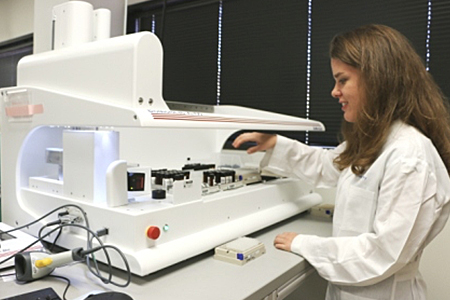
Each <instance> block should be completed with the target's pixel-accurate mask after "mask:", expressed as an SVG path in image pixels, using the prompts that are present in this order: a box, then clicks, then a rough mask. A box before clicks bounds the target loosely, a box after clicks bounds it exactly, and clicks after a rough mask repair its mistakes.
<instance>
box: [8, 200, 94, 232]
mask: <svg viewBox="0 0 450 300" xmlns="http://www.w3.org/2000/svg"><path fill="white" fill-rule="evenodd" d="M66 207H75V208H77V209H78V210H79V211H80V212H81V213H82V214H83V216H84V220H85V223H86V226H87V227H89V223H88V220H87V214H86V212H85V211H84V210H83V209H82V208H81V207H80V206H78V205H74V204H66V205H62V206H60V207H57V208H55V209H54V210H52V211H50V212H48V213H46V214H45V215H43V216H42V217H40V218H38V219H36V220H34V221H32V222H30V223H27V224H25V225H22V226H19V227H15V228H13V229H10V230H7V231H4V232H2V234H7V233H10V232H14V231H16V230H20V229H23V228H26V227H29V226H31V225H34V224H36V223H37V222H39V221H41V220H42V219H44V218H46V217H48V216H49V215H51V214H52V213H54V212H56V211H58V210H60V209H63V208H66Z"/></svg>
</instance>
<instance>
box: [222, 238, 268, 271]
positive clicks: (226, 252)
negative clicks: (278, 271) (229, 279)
mask: <svg viewBox="0 0 450 300" xmlns="http://www.w3.org/2000/svg"><path fill="white" fill-rule="evenodd" d="M264 253H266V248H265V247H264V244H263V243H261V242H260V241H258V240H257V239H254V238H249V237H240V238H238V239H236V240H234V241H231V242H229V243H226V244H224V245H222V246H219V247H216V248H215V249H214V258H215V259H218V260H222V261H225V262H229V263H232V264H236V265H240V266H242V265H244V264H246V263H247V262H249V261H251V260H253V259H255V258H257V257H260V256H261V255H263V254H264Z"/></svg>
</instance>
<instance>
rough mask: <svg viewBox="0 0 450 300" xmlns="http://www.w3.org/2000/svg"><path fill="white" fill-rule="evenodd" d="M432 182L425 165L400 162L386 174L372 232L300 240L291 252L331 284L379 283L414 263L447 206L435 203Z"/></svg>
mask: <svg viewBox="0 0 450 300" xmlns="http://www.w3.org/2000/svg"><path fill="white" fill-rule="evenodd" d="M436 182H437V180H436V176H435V175H434V173H432V172H431V171H430V169H429V167H428V165H427V164H426V163H425V162H423V161H420V160H419V159H400V160H399V161H398V162H397V163H392V164H390V165H389V166H387V167H386V169H385V175H384V177H383V179H382V181H381V184H380V191H379V196H378V204H377V208H376V214H375V218H374V221H373V222H374V223H373V232H368V233H362V234H360V235H357V236H348V237H347V236H345V237H327V238H323V237H318V236H311V235H302V234H300V235H298V236H297V237H295V238H294V240H293V242H292V245H291V251H293V252H295V253H298V254H300V255H301V256H303V257H304V258H305V259H306V260H307V261H308V262H310V263H311V264H312V265H313V266H314V267H315V268H316V269H317V271H318V272H319V274H320V275H321V276H322V277H323V278H325V279H326V280H328V281H330V282H332V283H335V284H341V285H355V286H365V285H371V284H375V283H377V282H380V281H382V280H384V279H386V278H388V277H390V276H391V275H393V274H394V273H396V272H398V271H399V270H401V269H402V268H403V267H404V266H405V265H406V264H408V263H409V262H411V261H412V260H413V259H415V258H416V256H417V255H418V254H420V253H421V251H422V250H423V247H424V246H425V244H426V243H427V242H429V241H428V240H427V237H428V236H429V235H430V233H431V232H432V231H433V225H434V224H435V222H436V220H438V219H439V217H440V215H441V213H442V209H443V207H444V205H445V203H446V202H448V199H447V200H445V199H444V198H443V197H437V194H436V193H437V183H436ZM447 196H448V195H447ZM447 196H446V197H447ZM447 213H448V212H447ZM436 223H437V222H436Z"/></svg>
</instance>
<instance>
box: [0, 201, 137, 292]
mask: <svg viewBox="0 0 450 300" xmlns="http://www.w3.org/2000/svg"><path fill="white" fill-rule="evenodd" d="M66 207H75V208H77V209H78V210H79V211H80V212H81V213H82V214H83V216H84V222H85V224H86V225H80V224H74V223H66V224H59V225H58V226H57V227H56V228H54V229H51V230H50V231H49V232H47V233H45V234H44V235H42V236H39V238H38V239H37V240H36V241H34V242H32V243H31V244H29V245H27V246H26V247H24V248H23V249H21V250H19V251H18V252H17V253H22V252H24V251H25V250H26V249H28V248H30V247H32V246H33V245H35V244H37V243H38V242H41V241H43V240H44V239H45V238H46V237H48V236H50V235H51V234H52V233H53V232H55V231H57V230H60V231H62V229H63V228H64V227H67V226H72V227H78V228H81V229H84V230H86V232H87V250H86V251H91V253H90V255H87V256H86V264H87V265H88V268H89V271H90V272H91V273H92V274H94V275H95V276H96V277H98V278H99V279H100V280H102V281H103V283H105V284H108V283H110V284H113V285H115V286H118V287H127V286H128V285H129V284H130V282H131V270H130V266H129V264H128V260H127V259H126V257H125V255H124V254H123V253H122V251H121V250H120V249H119V248H117V247H115V246H112V245H104V244H103V242H102V241H101V239H100V238H99V237H98V235H97V233H96V232H94V231H92V230H91V229H90V228H89V222H88V218H87V214H86V212H85V211H84V210H83V209H82V208H81V207H79V206H77V205H73V204H68V205H63V206H60V207H58V208H56V209H54V210H52V211H50V212H49V213H47V214H45V215H44V216H42V217H40V218H39V219H37V220H35V221H33V222H30V223H28V224H25V225H22V226H20V227H17V228H14V229H11V230H8V231H6V232H3V233H9V232H13V231H16V230H19V229H22V228H25V227H28V226H31V225H33V224H36V223H37V222H39V221H40V220H42V219H44V218H45V217H47V216H49V215H51V214H52V213H54V212H56V211H58V210H60V209H63V208H66ZM57 223H60V222H59V221H55V222H51V223H49V224H50V226H54V225H55V224H57ZM49 224H47V225H44V226H43V227H42V228H41V229H40V230H39V235H40V234H41V233H42V231H43V229H44V228H46V227H48V225H49ZM91 236H92V238H91ZM94 238H95V239H96V240H97V242H98V243H99V244H100V246H99V247H96V248H92V241H93V239H94ZM107 248H112V249H114V250H115V251H116V252H117V253H118V254H119V255H120V257H121V258H122V260H123V262H124V264H125V268H126V271H127V275H128V276H127V281H126V283H125V284H119V283H116V282H114V281H112V280H111V279H112V263H111V259H110V257H109V254H108V251H107V250H106V249H107ZM91 249H92V250H91ZM100 250H103V252H104V255H105V258H106V260H107V266H108V267H109V272H108V273H109V278H105V277H103V276H102V275H101V273H100V270H99V268H98V264H97V261H96V259H95V256H94V255H93V253H94V252H96V251H100ZM91 256H92V258H91ZM13 257H14V255H11V256H9V257H7V258H6V259H4V260H2V261H0V265H1V264H3V263H4V262H6V261H8V260H10V259H12V258H13ZM91 259H92V260H93V261H94V263H95V271H94V270H93V268H92V266H91V265H90V260H91Z"/></svg>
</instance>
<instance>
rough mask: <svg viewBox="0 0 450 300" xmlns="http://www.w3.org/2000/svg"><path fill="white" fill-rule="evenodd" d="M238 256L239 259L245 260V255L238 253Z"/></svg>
mask: <svg viewBox="0 0 450 300" xmlns="http://www.w3.org/2000/svg"><path fill="white" fill-rule="evenodd" d="M236 256H237V259H239V260H244V254H242V253H238V254H237V255H236Z"/></svg>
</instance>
